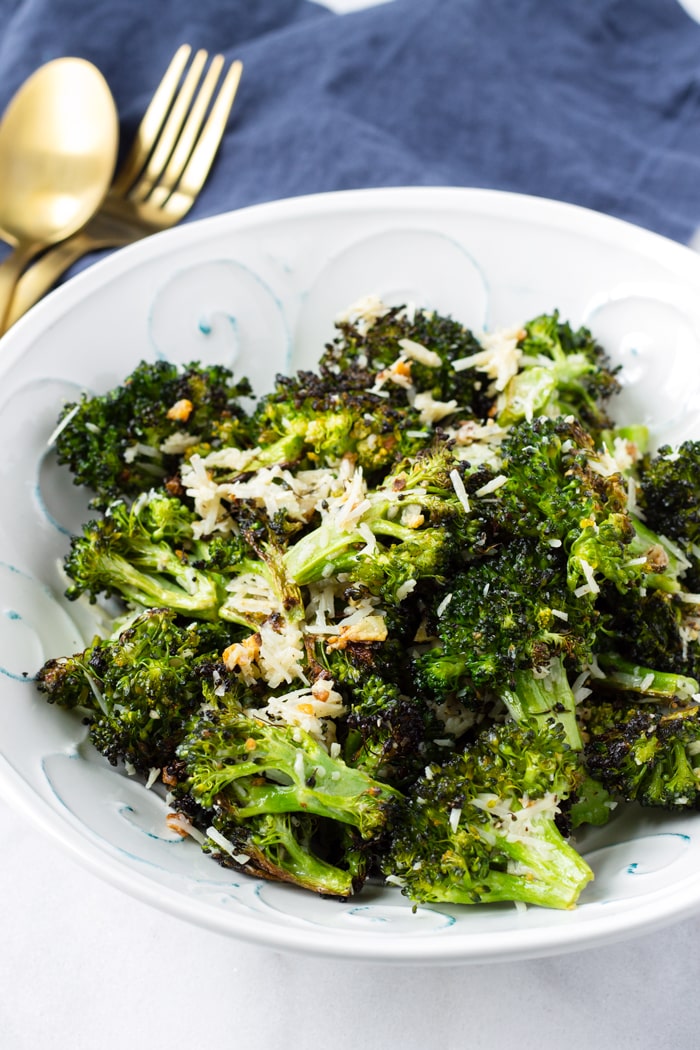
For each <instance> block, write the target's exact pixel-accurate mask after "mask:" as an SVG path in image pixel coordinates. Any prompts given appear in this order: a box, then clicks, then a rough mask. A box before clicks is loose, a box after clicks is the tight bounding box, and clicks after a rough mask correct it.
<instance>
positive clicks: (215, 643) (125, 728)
mask: <svg viewBox="0 0 700 1050" xmlns="http://www.w3.org/2000/svg"><path fill="white" fill-rule="evenodd" d="M226 644H227V634H226V630H225V625H216V624H207V623H201V622H195V623H186V624H184V625H182V624H180V622H179V621H178V620H177V617H176V615H175V613H174V612H173V611H172V610H170V609H149V610H148V611H147V612H144V613H141V614H140V615H139V616H138V617H136V618H135V619H134V620H132V622H131V623H130V624H129V625H128V626H126V627H125V628H124V629H123V630H121V631H120V632H119V633H118V634H117V635H116V637H114V638H108V639H95V640H94V641H93V642H92V644H91V645H89V646H88V647H87V649H85V651H84V652H81V653H76V654H75V655H74V656H66V657H58V658H55V659H51V660H48V661H47V662H46V663H45V664H44V666H43V667H42V668H41V669H40V671H39V673H38V675H37V684H38V687H39V689H40V690H41V691H42V692H43V693H44V694H45V695H46V699H47V700H48V701H49V703H53V704H57V705H58V706H60V707H64V708H67V709H69V710H78V711H79V712H80V713H82V714H83V716H84V718H85V719H86V721H87V722H88V724H89V726H90V739H91V740H92V742H93V744H94V745H95V747H97V749H98V750H99V751H101V752H102V753H103V754H104V755H105V756H106V757H107V758H108V759H109V761H110V762H111V763H112V764H113V765H116V764H117V763H118V762H120V761H124V762H126V763H128V764H130V765H131V766H133V767H134V769H135V770H136V771H137V772H139V773H142V774H144V775H148V774H149V773H150V772H151V770H153V769H160V768H162V767H163V766H165V765H167V764H168V763H169V762H170V761H171V760H172V758H173V756H174V753H175V748H176V746H177V744H178V743H179V741H180V740H181V738H182V737H183V735H184V734H185V732H186V731H187V729H188V722H189V719H190V717H191V716H192V714H193V713H194V712H195V711H196V710H198V708H199V706H200V705H201V703H202V702H203V681H204V679H205V678H208V677H209V678H210V677H211V675H212V674H214V673H215V670H214V669H215V665H216V664H217V663H218V661H219V659H220V654H221V652H222V650H223V648H224V647H225V646H226Z"/></svg>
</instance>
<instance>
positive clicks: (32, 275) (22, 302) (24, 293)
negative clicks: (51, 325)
mask: <svg viewBox="0 0 700 1050" xmlns="http://www.w3.org/2000/svg"><path fill="white" fill-rule="evenodd" d="M140 236H141V237H142V236H144V234H143V233H137V232H136V231H135V230H134V229H132V228H124V227H118V226H114V228H113V227H112V226H111V225H109V224H105V223H99V222H97V221H96V220H93V221H92V222H91V224H90V232H89V233H87V232H84V231H82V230H80V231H79V232H78V233H74V234H73V236H72V237H67V238H66V240H65V241H61V242H60V243H59V244H55V245H53V247H52V248H49V250H48V251H47V252H45V253H44V254H43V255H42V256H41V258H40V259H37V260H36V262H35V263H33V264H32V265H31V266H29V267H28V268H27V270H26V272H25V273H23V274H21V276H20V279H19V281H18V282H17V286H16V288H15V292H14V295H13V297H12V301H11V303H10V307H9V309H8V311H7V314H6V315H5V323H4V326H3V327H0V332H6V331H7V329H8V328H10V327H11V325H13V324H14V323H15V321H17V320H19V318H20V317H21V316H22V315H23V314H25V313H26V312H27V310H28V309H29V308H30V307H31V306H34V304H35V303H37V302H38V301H39V300H40V299H41V298H42V296H44V295H46V293H47V292H49V291H50V290H51V288H53V286H54V284H55V283H56V281H57V280H58V279H59V277H62V276H63V274H64V273H65V272H66V270H68V269H69V268H70V267H71V266H72V265H73V263H75V262H77V261H78V259H82V258H83V256H84V255H87V254H88V253H89V252H94V251H97V250H99V249H100V248H120V247H122V246H123V245H125V244H130V243H131V242H132V241H134V240H136V239H137V238H138V237H140ZM0 268H1V267H0Z"/></svg>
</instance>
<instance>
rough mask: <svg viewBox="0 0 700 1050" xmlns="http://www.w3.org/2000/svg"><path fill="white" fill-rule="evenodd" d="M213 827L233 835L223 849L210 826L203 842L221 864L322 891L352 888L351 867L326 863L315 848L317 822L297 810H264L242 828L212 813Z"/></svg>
mask: <svg viewBox="0 0 700 1050" xmlns="http://www.w3.org/2000/svg"><path fill="white" fill-rule="evenodd" d="M212 827H213V828H215V829H216V830H217V831H219V832H220V834H222V835H223V836H224V838H227V833H231V835H232V840H231V845H230V846H227V848H226V854H223V853H221V849H222V846H221V843H220V842H219V841H217V840H216V839H212V838H211V832H210V833H209V837H208V838H207V840H206V842H205V844H204V848H205V849H206V850H208V851H210V852H212V853H214V854H216V855H217V858H218V859H219V860H220V861H221V862H222V863H223V864H224V865H225V866H232V867H235V868H236V869H237V870H240V871H244V872H246V873H247V874H249V875H254V876H257V877H259V878H264V879H271V880H272V881H275V882H289V883H292V884H293V885H295V886H299V887H300V888H301V889H305V890H311V891H312V892H313V893H320V894H323V895H324V896H329V897H349V896H351V894H352V893H353V892H354V889H355V877H354V874H353V872H352V871H350V870H348V871H344V870H343V869H341V868H338V867H336V866H335V865H334V864H330V863H329V862H328V861H326V860H323V859H322V858H321V857H319V856H318V854H317V853H316V852H314V850H313V848H312V838H313V829H314V828H315V824H313V825H310V824H309V821H308V820H306V819H301V820H300V819H299V817H297V816H296V814H292V813H268V814H265V815H264V816H262V817H259V818H258V819H256V820H249V821H247V822H246V825H245V829H244V830H243V832H242V831H241V828H240V827H239V826H236V827H234V828H229V827H228V825H227V821H226V819H225V814H224V815H223V817H222V816H217V817H216V818H215V819H214V821H213V824H212ZM231 847H233V848H231ZM229 851H230V852H229Z"/></svg>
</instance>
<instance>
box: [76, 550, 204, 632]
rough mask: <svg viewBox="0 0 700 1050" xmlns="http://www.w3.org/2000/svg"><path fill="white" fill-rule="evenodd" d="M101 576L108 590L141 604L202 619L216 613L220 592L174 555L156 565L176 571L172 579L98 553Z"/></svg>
mask: <svg viewBox="0 0 700 1050" xmlns="http://www.w3.org/2000/svg"><path fill="white" fill-rule="evenodd" d="M99 563H100V564H99V573H100V579H101V580H102V581H103V583H104V585H105V589H106V588H107V586H108V587H109V588H110V589H113V590H115V591H118V592H119V593H120V594H122V595H123V596H124V598H126V599H127V600H128V601H132V602H135V603H136V604H137V605H143V606H144V607H147V608H148V607H164V608H165V607H167V608H170V609H174V610H175V611H176V612H181V613H185V614H188V615H192V616H199V617H202V618H203V619H210V620H214V619H216V616H217V608H218V604H219V594H218V588H217V585H216V582H215V581H214V580H213V579H211V578H210V577H208V576H207V575H206V574H204V573H199V572H194V571H193V570H187V569H186V568H184V567H183V566H182V564H181V563H180V562H179V561H177V559H176V557H175V555H173V556H172V558H171V559H169V564H168V565H166V564H165V562H164V561H161V562H160V564H159V566H158V568H159V569H160V570H164V571H168V572H171V573H173V574H175V573H176V574H177V576H176V581H177V582H171V581H170V580H169V579H167V578H166V577H165V576H160V575H155V574H154V575H152V574H151V573H149V572H143V571H141V570H140V569H138V568H137V567H136V566H135V565H134V564H132V563H131V562H130V561H127V559H126V558H124V557H122V555H120V554H108V553H100V554H99ZM74 592H75V593H76V596H77V593H78V588H77V587H76V588H73V587H71V588H69V589H68V592H67V593H68V597H71V596H73V594H74Z"/></svg>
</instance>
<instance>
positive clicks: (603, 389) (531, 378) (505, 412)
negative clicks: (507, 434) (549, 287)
mask: <svg viewBox="0 0 700 1050" xmlns="http://www.w3.org/2000/svg"><path fill="white" fill-rule="evenodd" d="M518 350H519V351H520V352H521V354H522V356H521V359H520V362H519V369H518V371H517V373H516V374H515V375H514V376H513V377H512V378H511V379H510V381H509V382H508V384H507V386H506V388H505V391H504V394H503V396H502V398H501V399H500V401H499V405H498V407H499V412H498V422H499V423H500V424H501V425H504V426H510V425H512V424H513V423H516V422H518V421H519V420H522V419H532V418H534V417H535V416H539V415H546V416H550V417H552V418H554V417H556V416H568V415H574V416H576V418H577V419H579V420H580V421H581V423H582V424H583V426H584V427H586V428H587V429H588V430H589V431H590V432H591V433H593V434H598V433H599V432H600V431H602V430H603V429H605V428H607V427H609V426H610V418H609V416H608V413H607V401H608V399H609V398H610V397H611V396H612V395H613V394H615V393H617V392H618V390H619V383H618V381H617V378H616V375H615V370H613V369H612V367H611V365H610V361H609V358H608V357H607V355H606V354H605V352H604V351H603V348H602V347H601V346H600V345H599V344H598V343H597V342H596V341H595V339H594V338H593V336H592V335H591V333H590V331H589V330H588V329H587V328H578V329H573V328H572V327H571V325H570V324H568V322H566V321H562V320H561V319H560V317H559V313H558V311H556V310H555V311H554V312H553V313H551V314H541V315H540V316H539V317H535V318H534V319H533V320H532V321H529V322H528V323H527V324H526V325H525V326H524V330H523V333H522V335H521V337H520V338H519V340H518Z"/></svg>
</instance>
